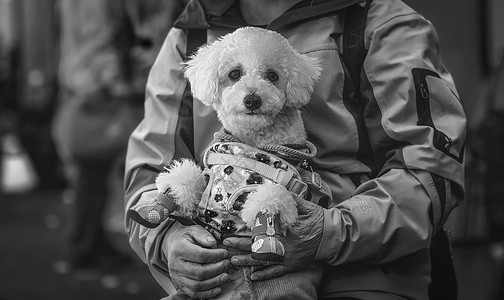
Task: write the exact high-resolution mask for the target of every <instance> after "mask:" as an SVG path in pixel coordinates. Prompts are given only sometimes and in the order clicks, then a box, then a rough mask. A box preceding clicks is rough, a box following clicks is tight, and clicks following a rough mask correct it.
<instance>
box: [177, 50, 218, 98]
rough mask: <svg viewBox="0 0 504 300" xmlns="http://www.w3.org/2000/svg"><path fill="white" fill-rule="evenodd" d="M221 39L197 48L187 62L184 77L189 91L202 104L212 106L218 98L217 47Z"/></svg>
mask: <svg viewBox="0 0 504 300" xmlns="http://www.w3.org/2000/svg"><path fill="white" fill-rule="evenodd" d="M220 44H221V41H215V42H213V43H211V44H209V45H205V46H202V47H200V48H199V49H198V51H197V52H196V54H195V55H193V56H192V57H191V58H190V59H189V60H188V61H187V62H186V68H185V74H184V75H185V77H186V78H187V79H188V80H189V83H190V84H191V92H192V94H193V96H194V97H195V98H197V99H198V100H200V101H201V102H203V104H205V105H208V106H212V104H213V103H215V102H216V101H217V100H218V99H219V93H218V92H219V76H218V68H219V60H220V59H219V57H220V55H221V54H220V52H221V51H219V49H220V48H221V46H220Z"/></svg>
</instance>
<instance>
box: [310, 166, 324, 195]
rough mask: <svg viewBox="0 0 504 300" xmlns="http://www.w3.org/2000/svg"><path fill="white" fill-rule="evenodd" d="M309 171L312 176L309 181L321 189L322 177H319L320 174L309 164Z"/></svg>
mask: <svg viewBox="0 0 504 300" xmlns="http://www.w3.org/2000/svg"><path fill="white" fill-rule="evenodd" d="M310 172H311V175H312V178H311V181H312V183H313V184H314V185H315V186H316V187H317V188H318V189H322V178H321V177H320V175H319V174H318V173H317V172H315V171H313V169H312V167H311V166H310Z"/></svg>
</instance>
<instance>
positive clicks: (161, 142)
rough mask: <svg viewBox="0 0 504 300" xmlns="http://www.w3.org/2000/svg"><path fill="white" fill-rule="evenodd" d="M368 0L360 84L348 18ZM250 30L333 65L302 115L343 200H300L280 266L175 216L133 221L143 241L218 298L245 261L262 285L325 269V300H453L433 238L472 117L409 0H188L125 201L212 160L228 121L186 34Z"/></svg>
mask: <svg viewBox="0 0 504 300" xmlns="http://www.w3.org/2000/svg"><path fill="white" fill-rule="evenodd" d="M359 7H360V8H362V7H364V8H366V9H367V19H366V20H365V22H364V25H365V26H364V27H362V28H363V29H362V30H363V47H364V48H365V50H366V51H365V53H366V54H365V59H364V60H363V62H362V69H361V70H359V73H358V74H359V75H360V76H358V78H357V80H351V78H352V76H351V75H350V72H351V71H352V70H351V69H352V67H349V65H344V64H343V62H344V61H347V62H348V60H347V59H346V58H345V56H352V53H349V51H350V50H351V49H352V48H351V47H349V45H347V43H348V39H347V40H345V39H344V33H345V29H344V28H343V27H344V26H343V25H344V24H345V25H346V24H349V22H346V21H345V17H349V16H352V14H351V13H350V12H351V11H352V10H354V9H359ZM349 18H350V17H349ZM250 25H253V26H260V27H265V28H267V29H270V30H274V31H277V32H279V33H280V34H282V35H283V36H284V37H286V38H287V39H288V40H289V42H290V43H291V44H292V46H293V47H294V48H295V49H297V50H298V51H300V52H301V53H304V54H307V55H309V56H312V57H316V58H318V59H320V60H321V61H322V63H321V65H322V66H323V70H322V74H321V76H320V80H319V82H318V83H317V85H316V86H315V89H314V92H313V95H312V99H311V102H310V103H309V104H308V106H307V108H306V114H305V115H304V123H305V126H306V129H307V133H308V139H309V140H310V141H311V142H313V143H314V144H315V145H316V147H317V148H318V154H317V156H316V157H315V158H314V159H313V160H312V166H313V168H314V169H315V170H316V171H317V172H318V173H319V174H320V175H321V176H322V179H323V180H324V181H325V182H327V183H328V184H329V186H330V187H331V191H332V195H333V201H332V203H330V204H329V206H328V207H327V208H323V207H321V206H319V205H316V204H314V203H311V202H308V201H302V202H298V203H297V204H298V213H299V216H300V217H299V220H298V224H297V225H298V226H297V229H298V230H301V231H302V234H298V235H295V236H293V235H291V236H287V237H286V238H285V239H282V242H283V243H284V244H285V247H286V249H287V248H288V249H294V251H293V253H291V254H290V256H286V258H285V261H284V262H283V263H281V264H274V265H267V266H263V265H264V263H263V262H260V261H256V260H254V259H252V258H251V256H250V254H249V253H250V247H251V245H250V244H251V242H250V239H248V238H245V239H241V238H228V239H225V240H224V241H223V245H224V247H220V246H218V245H217V241H216V240H215V238H214V237H213V236H212V234H210V233H209V232H208V231H206V230H205V229H204V228H203V227H200V226H184V225H182V224H180V223H179V222H177V221H174V220H171V219H169V220H167V221H166V222H164V223H162V224H161V225H160V226H158V227H156V228H154V229H149V228H145V227H142V226H141V225H139V224H136V223H135V222H132V221H131V220H127V224H126V225H127V229H128V232H129V235H130V243H131V246H132V248H133V249H134V250H135V251H136V252H137V254H138V255H139V256H140V257H141V258H142V259H143V260H144V262H145V263H146V264H147V265H148V266H149V268H150V270H151V272H152V274H153V276H154V277H155V279H156V280H157V281H158V282H159V284H160V285H161V286H162V287H163V288H164V289H165V290H166V291H167V293H168V294H170V295H172V298H175V297H182V294H184V295H186V297H192V298H212V297H219V294H220V293H221V291H222V290H221V286H222V285H223V284H225V283H226V282H228V281H229V269H230V268H231V267H233V266H234V267H245V266H255V267H264V268H258V271H256V272H253V273H252V274H251V276H250V278H251V279H252V280H255V281H263V280H266V279H269V278H274V277H281V276H283V275H285V274H289V273H290V272H291V271H293V270H297V269H299V268H301V267H303V266H305V265H308V264H312V263H317V264H321V265H323V266H324V275H323V278H322V281H321V283H320V286H319V287H318V290H317V297H318V298H320V299H436V297H438V298H439V299H452V298H453V292H452V291H437V293H434V290H433V287H434V283H435V280H434V278H435V277H436V276H439V275H438V274H437V273H435V263H436V261H434V260H435V259H436V256H435V254H436V253H438V251H433V250H432V246H434V244H436V243H437V242H438V240H441V241H442V242H444V243H445V244H446V241H444V240H442V239H443V237H444V232H443V229H442V228H443V224H444V222H445V220H446V219H447V217H448V216H449V214H450V212H451V210H452V209H453V208H454V207H456V206H457V205H458V204H459V203H460V202H461V201H462V200H463V195H464V189H463V180H464V178H463V175H464V158H463V153H464V144H465V124H466V119H465V114H464V112H463V109H462V105H461V104H460V101H459V99H458V94H457V91H456V88H455V86H454V83H453V80H452V78H451V76H450V74H449V73H448V71H447V70H446V69H445V67H444V66H443V64H442V62H441V59H440V57H439V52H438V39H437V35H436V33H435V30H434V28H433V27H432V24H431V23H430V22H428V21H427V20H426V19H425V18H423V17H422V16H421V15H420V14H418V13H416V12H415V11H414V10H412V9H411V8H409V7H408V6H406V5H405V4H404V3H403V2H401V1H399V0H392V1H390V0H374V1H343V0H340V1H324V0H321V1H308V0H290V1H289V0H279V1H265V0H261V1H257V0H254V1H251V0H228V1H219V2H218V3H216V2H215V1H214V2H212V1H205V0H199V1H196V0H194V1H190V2H189V4H188V5H187V6H186V8H185V11H184V12H183V13H182V15H181V16H180V17H179V19H178V20H177V22H176V23H175V25H174V26H175V28H173V29H172V30H171V31H170V33H169V34H168V36H167V38H166V40H165V43H164V45H163V47H162V49H161V51H160V53H159V55H158V58H157V60H156V63H155V64H154V66H153V68H152V70H151V73H150V77H149V80H148V83H147V98H146V102H145V111H146V113H145V117H144V120H143V121H142V122H141V124H140V125H139V126H138V127H137V129H136V130H135V131H134V132H133V134H132V136H131V138H130V142H129V149H128V155H127V162H126V178H125V185H126V205H125V206H126V209H129V208H131V207H132V206H134V205H135V204H137V203H138V202H140V201H144V200H145V199H149V198H152V197H153V196H152V195H153V194H154V195H155V194H156V193H157V191H156V188H155V185H154V178H155V177H156V175H157V173H158V172H160V171H161V170H162V169H163V167H164V166H165V165H167V164H169V163H170V161H171V160H173V159H177V158H183V157H189V158H196V159H198V158H199V157H201V155H202V152H203V151H204V150H205V148H206V147H207V146H208V145H209V143H210V142H211V140H212V136H213V133H214V132H216V131H218V130H219V129H220V123H219V122H218V120H217V118H216V116H215V113H214V112H213V111H212V110H211V109H207V108H205V107H203V106H200V105H198V104H197V101H194V102H193V101H192V100H191V95H190V89H189V88H188V85H187V81H186V79H184V77H183V71H184V70H183V65H182V63H183V61H184V60H185V59H186V58H187V57H188V56H190V53H187V49H188V48H189V47H188V45H187V44H188V43H191V42H192V41H193V40H192V39H191V38H190V37H188V35H189V36H190V35H191V34H192V33H194V32H195V30H201V29H204V30H205V31H204V32H205V35H206V41H207V42H212V41H215V40H216V39H217V38H218V37H219V36H222V35H223V34H226V33H229V32H232V31H234V30H235V29H236V28H239V27H243V26H250ZM352 45H353V44H351V45H350V46H352ZM349 49H350V50H349ZM344 50H347V51H344ZM342 58H345V59H342ZM354 58H355V56H354ZM357 58H358V56H357ZM354 79H355V78H354ZM355 87H357V88H355ZM445 250H446V249H445ZM238 252H240V253H238ZM448 256H449V253H448ZM448 263H451V262H448ZM447 271H448V272H449V271H450V270H447ZM452 275H453V274H452ZM446 280H447V282H445V285H444V286H445V287H446V286H449V284H451V282H450V280H451V279H450V278H448V277H447V279H446ZM278 289H279V290H281V287H278ZM178 291H179V292H178ZM288 292H291V293H295V292H296V291H295V290H294V291H285V293H286V294H284V296H285V295H288V294H287V293H288ZM235 296H239V295H235ZM271 297H273V295H271ZM271 297H270V299H271ZM279 297H281V295H280V296H279Z"/></svg>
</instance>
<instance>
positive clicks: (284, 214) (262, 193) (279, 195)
mask: <svg viewBox="0 0 504 300" xmlns="http://www.w3.org/2000/svg"><path fill="white" fill-rule="evenodd" d="M259 212H263V213H271V214H278V215H279V216H280V230H281V231H282V232H283V233H285V231H286V230H287V229H291V228H292V225H294V223H295V222H296V220H297V217H298V212H297V207H296V201H295V200H294V198H293V195H292V193H291V192H289V191H288V190H287V189H286V188H285V187H284V186H282V185H279V184H272V183H265V184H262V185H259V186H258V188H257V190H256V191H254V192H251V193H250V194H249V195H248V197H247V201H245V204H244V205H243V210H242V211H241V217H242V220H243V221H244V222H245V223H247V226H248V227H250V228H251V227H252V225H254V222H255V218H256V216H257V214H258V213H259Z"/></svg>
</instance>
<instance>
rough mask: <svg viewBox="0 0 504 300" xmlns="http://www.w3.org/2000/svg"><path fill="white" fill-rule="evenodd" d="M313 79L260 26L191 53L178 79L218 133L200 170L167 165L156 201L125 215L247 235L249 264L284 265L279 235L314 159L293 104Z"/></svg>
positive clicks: (311, 68)
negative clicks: (209, 111) (211, 116)
mask: <svg viewBox="0 0 504 300" xmlns="http://www.w3.org/2000/svg"><path fill="white" fill-rule="evenodd" d="M320 73H321V67H320V65H319V63H318V61H317V60H316V59H314V58H310V57H308V56H306V55H303V54H300V53H299V52H297V51H296V50H295V49H293V48H292V46H291V45H290V44H289V42H288V41H287V39H285V38H284V37H283V36H282V35H280V34H278V33H276V32H273V31H270V30H266V29H261V28H255V27H244V28H240V29H237V30H236V31H234V32H233V33H230V34H227V35H225V36H223V37H222V38H220V39H218V40H217V41H215V42H213V43H211V44H209V45H205V46H202V47H200V48H199V49H198V51H197V52H196V54H195V55H193V56H192V57H191V58H190V59H189V60H188V61H187V62H186V66H185V76H186V78H187V79H188V81H189V83H190V86H191V92H192V94H193V96H194V97H195V98H196V99H198V100H199V101H201V102H202V103H203V104H205V105H208V106H212V107H213V108H214V109H215V111H216V112H217V116H218V118H219V121H220V122H221V123H222V126H223V130H222V131H220V132H218V133H216V134H215V140H216V141H215V143H214V144H212V145H211V146H210V147H209V148H208V150H207V151H206V153H205V155H204V158H203V164H204V169H203V170H202V168H201V167H200V165H198V164H197V163H196V162H195V161H193V160H189V159H183V160H178V161H174V162H172V164H171V165H170V166H168V167H167V168H166V170H165V172H162V173H160V174H159V175H158V177H157V178H156V186H157V188H158V191H159V193H158V196H157V197H156V199H154V200H153V201H152V202H150V203H148V204H138V205H137V206H136V207H133V208H132V209H131V210H130V212H129V213H128V215H129V216H130V217H132V218H133V219H134V220H135V221H137V222H140V223H141V224H143V225H145V226H148V227H155V226H157V225H159V224H160V223H161V222H163V221H164V220H165V219H167V218H168V217H170V216H171V217H173V218H176V219H178V220H180V221H181V222H189V223H191V222H195V223H197V224H200V225H202V226H205V227H206V228H207V229H209V230H210V231H211V232H212V233H213V234H214V235H215V236H216V237H218V238H219V239H220V240H222V239H223V238H225V237H227V236H251V238H252V242H253V243H252V257H253V258H255V259H259V260H267V261H277V262H278V261H283V259H284V255H285V249H284V246H283V244H282V243H281V242H280V241H279V239H278V236H279V235H284V234H285V233H286V231H287V230H293V224H294V223H295V222H296V220H297V209H296V201H295V200H296V199H295V198H296V197H306V195H307V193H308V191H307V189H308V188H307V185H306V184H304V185H303V182H302V179H301V175H300V173H299V171H298V170H299V168H300V167H303V165H306V164H307V161H308V160H309V158H311V157H313V156H314V155H315V154H316V148H315V147H314V146H313V144H311V143H310V142H309V141H307V134H306V131H305V127H304V123H303V119H302V114H301V108H302V107H303V106H305V105H306V104H308V103H309V101H310V98H311V94H312V92H313V87H314V85H315V83H316V81H317V79H318V77H319V76H320ZM305 167H306V166H305ZM189 220H190V221H189Z"/></svg>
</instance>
